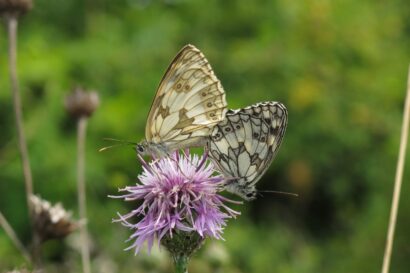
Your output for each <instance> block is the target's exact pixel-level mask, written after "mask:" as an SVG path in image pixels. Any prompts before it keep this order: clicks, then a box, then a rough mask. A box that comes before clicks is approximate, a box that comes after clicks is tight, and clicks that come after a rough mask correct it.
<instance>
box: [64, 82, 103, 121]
mask: <svg viewBox="0 0 410 273" xmlns="http://www.w3.org/2000/svg"><path fill="white" fill-rule="evenodd" d="M99 104H100V99H99V98H98V94H97V92H95V91H89V92H86V91H85V90H84V89H82V88H80V87H77V88H75V89H74V91H73V92H72V94H70V95H68V96H67V97H66V99H65V108H66V109H67V111H68V112H69V113H70V115H72V116H74V117H76V118H80V117H89V116H91V115H92V113H93V112H94V111H95V110H96V109H97V107H98V105H99Z"/></svg>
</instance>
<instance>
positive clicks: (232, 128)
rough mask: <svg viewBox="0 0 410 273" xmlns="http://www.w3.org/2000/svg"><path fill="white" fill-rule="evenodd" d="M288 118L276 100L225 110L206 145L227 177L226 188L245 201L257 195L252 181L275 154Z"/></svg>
mask: <svg viewBox="0 0 410 273" xmlns="http://www.w3.org/2000/svg"><path fill="white" fill-rule="evenodd" d="M287 121H288V112H287V110H286V108H285V106H284V105H283V104H281V103H279V102H263V103H257V104H254V105H252V106H249V107H246V108H243V109H238V110H229V111H228V112H227V113H226V117H225V119H224V120H223V121H221V122H220V123H219V124H218V125H217V126H215V127H214V129H213V130H212V133H211V135H210V137H209V142H208V143H207V149H208V152H209V156H210V157H211V158H212V159H213V161H214V163H215V164H216V166H217V167H218V169H219V170H220V171H221V172H222V173H223V174H224V175H225V177H226V179H227V182H226V185H225V188H226V190H227V191H229V192H231V193H234V194H236V195H239V196H240V197H242V198H243V199H245V200H248V201H249V200H253V199H255V198H256V194H257V191H256V187H255V184H256V182H258V181H259V179H260V178H261V177H262V175H263V174H264V173H265V172H266V171H267V170H268V168H269V166H270V164H271V162H272V161H273V159H274V158H275V156H276V153H277V152H278V149H279V146H280V144H281V142H282V139H283V136H284V134H285V130H286V126H287ZM272 192H274V191H272ZM277 193H284V194H290V195H295V194H291V193H285V192H277Z"/></svg>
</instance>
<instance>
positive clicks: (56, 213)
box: [30, 195, 79, 242]
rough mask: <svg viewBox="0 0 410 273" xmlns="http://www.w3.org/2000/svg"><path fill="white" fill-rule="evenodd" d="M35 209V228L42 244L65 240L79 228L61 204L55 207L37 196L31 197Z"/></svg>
mask: <svg viewBox="0 0 410 273" xmlns="http://www.w3.org/2000/svg"><path fill="white" fill-rule="evenodd" d="M30 202H31V204H32V208H33V217H34V228H35V231H36V233H37V234H38V236H39V238H40V240H41V241H42V242H44V241H47V240H49V239H59V238H64V237H66V236H67V235H68V234H70V233H71V232H73V231H74V230H75V229H77V227H78V225H79V224H78V223H77V222H75V221H73V220H72V219H71V212H67V211H66V210H65V209H64V208H63V206H62V205H61V203H57V204H55V205H54V206H53V205H51V204H50V202H48V201H46V200H44V199H41V198H40V197H38V196H36V195H32V196H31V197H30Z"/></svg>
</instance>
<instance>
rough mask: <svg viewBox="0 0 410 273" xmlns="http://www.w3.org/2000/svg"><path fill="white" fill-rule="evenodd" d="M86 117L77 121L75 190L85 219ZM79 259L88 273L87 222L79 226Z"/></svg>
mask: <svg viewBox="0 0 410 273" xmlns="http://www.w3.org/2000/svg"><path fill="white" fill-rule="evenodd" d="M86 129H87V117H81V118H79V119H78V123H77V191H78V208H79V214H80V219H84V220H86V219H87V205H86V189H85V136H86ZM80 234H81V259H82V264H83V273H90V272H91V269H90V268H91V266H90V251H89V245H88V231H87V222H86V224H84V225H81V227H80Z"/></svg>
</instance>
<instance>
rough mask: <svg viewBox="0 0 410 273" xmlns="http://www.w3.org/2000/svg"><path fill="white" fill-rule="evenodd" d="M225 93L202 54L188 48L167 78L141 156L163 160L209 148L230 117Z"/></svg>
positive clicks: (150, 118)
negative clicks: (211, 138) (178, 152)
mask: <svg viewBox="0 0 410 273" xmlns="http://www.w3.org/2000/svg"><path fill="white" fill-rule="evenodd" d="M226 105H227V103H226V99H225V92H224V89H223V88H222V85H221V83H220V81H219V80H218V79H217V78H216V76H215V74H214V72H213V71H212V68H211V66H210V65H209V63H208V61H207V59H206V58H205V56H204V55H203V54H202V52H201V51H200V50H199V49H197V48H196V47H194V46H193V45H186V46H185V47H183V48H182V49H181V51H180V52H179V53H178V54H177V56H176V57H175V58H174V60H173V61H172V62H171V64H170V65H169V67H168V69H167V71H166V72H165V75H164V76H163V78H162V80H161V82H160V84H159V87H158V90H157V93H156V95H155V98H154V101H153V102H152V105H151V109H150V111H149V114H148V119H147V123H146V127H145V140H144V141H142V142H140V143H139V144H137V145H136V150H137V152H138V153H139V154H141V155H146V154H148V155H152V156H154V157H162V156H165V155H168V154H170V153H171V152H172V151H175V150H178V149H183V148H187V147H195V146H205V145H206V142H207V141H208V137H209V135H210V134H211V131H212V128H213V127H214V126H215V125H216V124H217V123H219V122H220V121H221V120H223V119H224V117H225V114H226V111H227V109H226Z"/></svg>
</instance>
